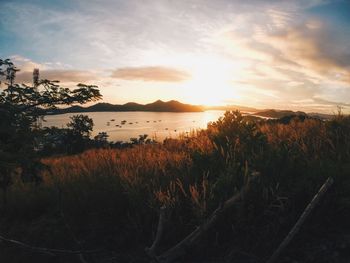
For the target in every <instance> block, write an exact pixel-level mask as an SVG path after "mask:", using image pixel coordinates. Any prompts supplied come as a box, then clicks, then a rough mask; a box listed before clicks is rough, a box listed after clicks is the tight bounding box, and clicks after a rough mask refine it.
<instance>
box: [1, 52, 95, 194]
mask: <svg viewBox="0 0 350 263" xmlns="http://www.w3.org/2000/svg"><path fill="white" fill-rule="evenodd" d="M18 71H19V69H17V68H16V67H15V65H14V64H13V63H12V62H11V61H10V60H9V59H5V60H2V59H0V85H1V86H0V87H1V88H0V187H1V188H2V189H3V190H4V193H5V192H6V190H5V189H7V187H8V186H9V185H10V184H11V182H12V176H13V174H19V175H21V176H22V178H23V179H25V180H36V181H38V175H37V170H38V168H39V167H40V162H39V160H38V159H37V157H36V156H37V155H36V153H37V151H38V144H37V135H38V134H39V133H38V130H39V129H38V126H37V121H38V120H39V119H40V118H43V116H45V114H46V113H47V112H48V111H51V110H53V109H55V108H56V107H57V106H58V105H70V104H74V103H80V104H83V103H86V102H89V101H95V100H98V99H100V98H101V97H102V96H101V94H100V92H99V90H98V87H97V86H94V85H85V84H78V85H77V88H76V89H74V90H71V89H68V88H63V87H61V86H60V85H59V81H50V80H46V79H40V78H39V72H38V71H37V72H35V74H34V75H35V79H34V83H33V86H29V85H27V84H18V83H16V82H15V79H16V73H17V72H18Z"/></svg>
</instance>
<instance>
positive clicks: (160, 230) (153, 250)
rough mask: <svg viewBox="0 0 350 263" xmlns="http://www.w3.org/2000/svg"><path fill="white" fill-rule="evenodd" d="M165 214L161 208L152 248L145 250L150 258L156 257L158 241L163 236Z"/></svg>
mask: <svg viewBox="0 0 350 263" xmlns="http://www.w3.org/2000/svg"><path fill="white" fill-rule="evenodd" d="M165 212H166V207H165V206H162V207H161V208H160V211H159V221H158V227H157V233H156V237H155V239H154V242H153V244H152V246H151V247H150V248H146V249H145V251H146V253H147V254H148V255H149V256H150V257H152V258H155V257H156V252H157V249H158V247H159V243H160V240H161V238H162V236H163V232H164V224H165Z"/></svg>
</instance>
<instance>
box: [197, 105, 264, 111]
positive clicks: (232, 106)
mask: <svg viewBox="0 0 350 263" xmlns="http://www.w3.org/2000/svg"><path fill="white" fill-rule="evenodd" d="M203 108H204V110H223V111H227V110H239V111H242V112H257V111H259V110H258V109H256V108H252V107H246V106H240V105H225V106H204V107H203Z"/></svg>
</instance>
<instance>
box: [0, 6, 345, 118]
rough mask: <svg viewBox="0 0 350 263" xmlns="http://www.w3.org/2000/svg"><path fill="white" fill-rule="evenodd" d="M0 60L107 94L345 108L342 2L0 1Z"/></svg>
mask: <svg viewBox="0 0 350 263" xmlns="http://www.w3.org/2000/svg"><path fill="white" fill-rule="evenodd" d="M0 58H3V59H4V58H10V59H12V61H13V62H14V63H15V64H16V65H17V66H18V68H20V69H21V71H20V72H19V73H18V74H17V80H18V81H19V82H24V83H25V82H30V81H31V74H32V71H33V69H34V68H39V69H40V73H41V77H42V78H47V79H55V80H60V81H61V84H62V86H66V87H74V86H75V85H76V84H77V83H85V84H95V85H97V86H99V88H100V90H101V93H102V95H103V101H104V102H109V103H118V104H120V103H126V102H130V101H134V102H139V103H149V102H153V101H155V100H158V99H162V100H165V101H167V100H172V99H174V100H179V101H181V102H184V103H192V104H201V105H227V104H229V105H244V106H251V107H256V108H277V109H291V110H303V111H307V112H323V113H334V112H336V111H337V107H338V106H339V107H342V109H343V111H344V112H350V0H334V1H327V0H304V1H303V0H295V1H283V0H282V1H277V0H271V1H263V0H245V1H238V0H237V1H235V0H216V1H212V0H177V1H175V0H127V1H126V0H124V1H121V0H50V1H47V0H0Z"/></svg>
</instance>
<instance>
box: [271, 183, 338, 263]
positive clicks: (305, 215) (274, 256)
mask: <svg viewBox="0 0 350 263" xmlns="http://www.w3.org/2000/svg"><path fill="white" fill-rule="evenodd" d="M333 182H334V180H333V178H331V177H329V178H328V179H327V180H326V182H325V183H324V184H323V185H322V187H321V188H320V190H319V191H318V192H317V194H316V195H315V196H314V198H313V199H312V200H311V202H310V203H309V204H308V206H307V207H306V208H305V210H304V212H303V213H302V215H301V216H300V217H299V219H298V221H297V222H296V223H295V225H294V226H293V228H292V229H291V230H290V231H289V233H288V235H287V236H286V237H285V238H284V240H283V241H282V243H281V244H280V245H279V247H278V248H277V250H276V251H275V252H274V253H273V254H272V256H271V258H270V259H269V260H268V261H267V263H274V262H276V260H277V259H278V257H279V256H280V255H281V253H282V252H283V251H284V249H285V248H286V247H287V246H288V244H289V243H290V242H291V241H292V239H293V238H294V236H295V235H296V234H297V233H298V232H299V230H300V227H301V226H302V225H303V224H304V222H305V220H306V219H307V218H308V217H309V215H310V214H311V212H312V210H313V209H314V208H315V207H316V205H317V204H318V203H319V202H320V200H321V198H322V197H323V196H324V194H325V193H326V192H327V191H328V189H329V188H330V187H331V186H332V184H333Z"/></svg>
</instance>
